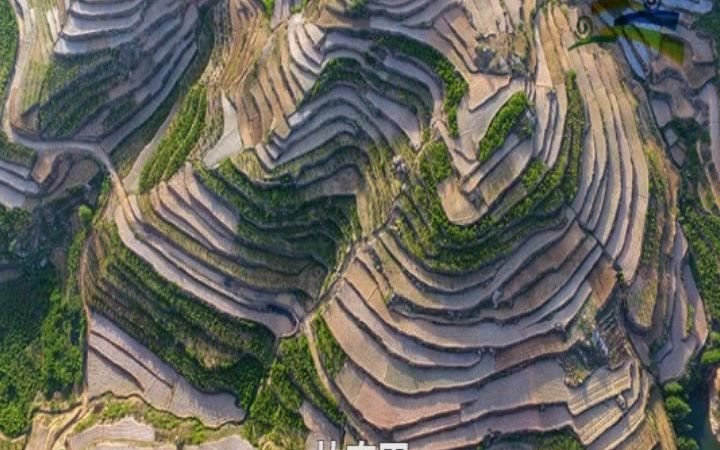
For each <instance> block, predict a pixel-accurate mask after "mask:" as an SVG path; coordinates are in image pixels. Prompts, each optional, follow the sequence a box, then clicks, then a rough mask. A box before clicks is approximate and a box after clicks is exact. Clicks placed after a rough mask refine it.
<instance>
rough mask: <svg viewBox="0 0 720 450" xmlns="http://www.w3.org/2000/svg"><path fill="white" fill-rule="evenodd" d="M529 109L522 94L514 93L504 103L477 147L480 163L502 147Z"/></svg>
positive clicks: (526, 100)
mask: <svg viewBox="0 0 720 450" xmlns="http://www.w3.org/2000/svg"><path fill="white" fill-rule="evenodd" d="M529 108H530V101H529V100H528V98H527V96H526V95H525V93H524V92H516V93H515V94H513V95H512V96H511V97H510V98H509V99H508V101H507V102H505V104H504V105H503V106H502V107H501V108H500V110H499V111H498V112H497V114H495V117H493V119H492V121H491V122H490V126H489V127H488V129H487V132H486V133H485V136H483V138H482V139H481V140H480V143H479V145H478V160H479V161H480V162H481V163H482V162H485V161H487V160H488V159H489V158H490V156H492V154H493V153H494V152H495V151H496V150H498V149H499V148H500V147H501V146H502V145H503V143H504V142H505V140H506V139H507V137H508V135H509V134H510V133H511V132H512V131H513V130H514V129H515V128H516V126H517V125H518V124H519V123H520V121H521V119H522V118H523V116H524V115H525V113H526V112H527V110H528V109H529Z"/></svg>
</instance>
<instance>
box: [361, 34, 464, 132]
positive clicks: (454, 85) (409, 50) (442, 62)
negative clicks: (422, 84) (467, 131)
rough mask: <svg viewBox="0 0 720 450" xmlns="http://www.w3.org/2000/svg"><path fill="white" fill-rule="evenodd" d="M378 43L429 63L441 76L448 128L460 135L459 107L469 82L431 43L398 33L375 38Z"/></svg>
mask: <svg viewBox="0 0 720 450" xmlns="http://www.w3.org/2000/svg"><path fill="white" fill-rule="evenodd" d="M375 42H376V44H377V45H379V46H381V47H386V48H389V49H390V50H394V51H397V52H400V53H404V54H405V55H407V56H409V57H411V58H415V59H417V60H419V61H421V62H422V63H424V64H425V65H427V66H428V67H429V68H430V69H431V70H432V71H433V72H435V73H436V74H437V76H438V77H439V78H440V80H441V82H442V84H443V88H444V89H445V101H444V103H443V109H444V111H445V114H446V115H447V118H448V129H449V131H450V135H451V136H452V137H458V136H459V135H460V130H459V128H458V123H457V109H458V106H459V105H460V101H461V100H462V98H463V97H464V96H465V94H466V93H467V91H468V84H467V82H466V81H465V80H464V79H463V77H462V76H461V75H460V73H458V71H457V70H455V67H454V66H453V65H452V63H451V62H450V61H448V59H447V58H446V57H445V56H444V55H443V54H442V53H440V52H438V51H437V50H435V49H434V48H432V47H430V46H429V45H426V44H423V43H421V42H418V41H415V40H413V39H409V38H406V37H403V36H397V35H384V36H380V37H377V38H375Z"/></svg>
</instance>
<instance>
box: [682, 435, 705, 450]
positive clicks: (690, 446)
mask: <svg viewBox="0 0 720 450" xmlns="http://www.w3.org/2000/svg"><path fill="white" fill-rule="evenodd" d="M677 449H678V450H700V446H699V445H698V443H697V442H695V440H694V439H692V438H689V437H685V436H680V437H678V438H677Z"/></svg>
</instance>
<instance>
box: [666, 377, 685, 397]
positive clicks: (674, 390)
mask: <svg viewBox="0 0 720 450" xmlns="http://www.w3.org/2000/svg"><path fill="white" fill-rule="evenodd" d="M663 390H664V391H665V395H666V396H668V397H671V396H675V397H685V388H683V387H682V385H681V384H680V383H678V382H677V381H673V382H672V383H668V384H666V385H665V386H664V387H663Z"/></svg>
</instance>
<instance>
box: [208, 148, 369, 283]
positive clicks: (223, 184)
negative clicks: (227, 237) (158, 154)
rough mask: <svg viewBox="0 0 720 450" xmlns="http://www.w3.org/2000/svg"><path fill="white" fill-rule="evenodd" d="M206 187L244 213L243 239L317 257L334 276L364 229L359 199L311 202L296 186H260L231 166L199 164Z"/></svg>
mask: <svg viewBox="0 0 720 450" xmlns="http://www.w3.org/2000/svg"><path fill="white" fill-rule="evenodd" d="M195 169H196V173H197V174H198V176H199V178H200V179H201V181H202V183H203V184H204V185H205V186H206V187H207V188H208V189H210V190H211V191H212V192H214V193H215V194H216V195H218V196H219V197H221V198H223V199H225V200H226V201H227V202H228V203H229V204H230V205H232V206H233V207H234V208H235V209H236V210H237V211H238V212H239V213H240V221H239V224H238V230H237V233H238V236H239V237H240V238H241V239H242V240H243V241H244V242H249V243H253V244H254V245H256V246H258V245H259V246H261V247H262V248H263V249H265V250H267V251H269V252H279V253H281V254H284V255H289V256H294V257H299V258H308V257H309V258H312V259H314V260H316V261H317V262H318V263H320V264H321V265H323V266H324V267H325V268H326V269H327V270H328V271H330V270H331V269H333V268H334V267H335V266H336V264H337V262H338V261H339V260H340V258H341V257H342V252H344V250H345V247H346V245H347V244H348V243H349V242H350V241H351V240H352V239H353V236H356V235H357V233H358V230H359V224H358V218H357V211H356V207H355V199H354V198H353V197H350V196H320V197H317V198H313V199H308V198H306V195H307V194H306V192H305V190H304V189H302V188H300V187H298V186H297V185H295V184H294V183H292V182H287V183H286V182H277V183H264V184H259V183H255V182H254V181H252V180H251V179H250V178H249V177H247V175H245V174H244V173H243V172H242V171H240V170H239V169H238V168H237V167H235V165H234V164H233V163H232V162H231V161H230V160H226V161H225V162H224V163H223V164H221V166H220V167H219V168H218V169H217V170H213V171H211V170H208V169H206V168H204V167H203V166H202V165H201V164H196V166H195Z"/></svg>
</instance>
